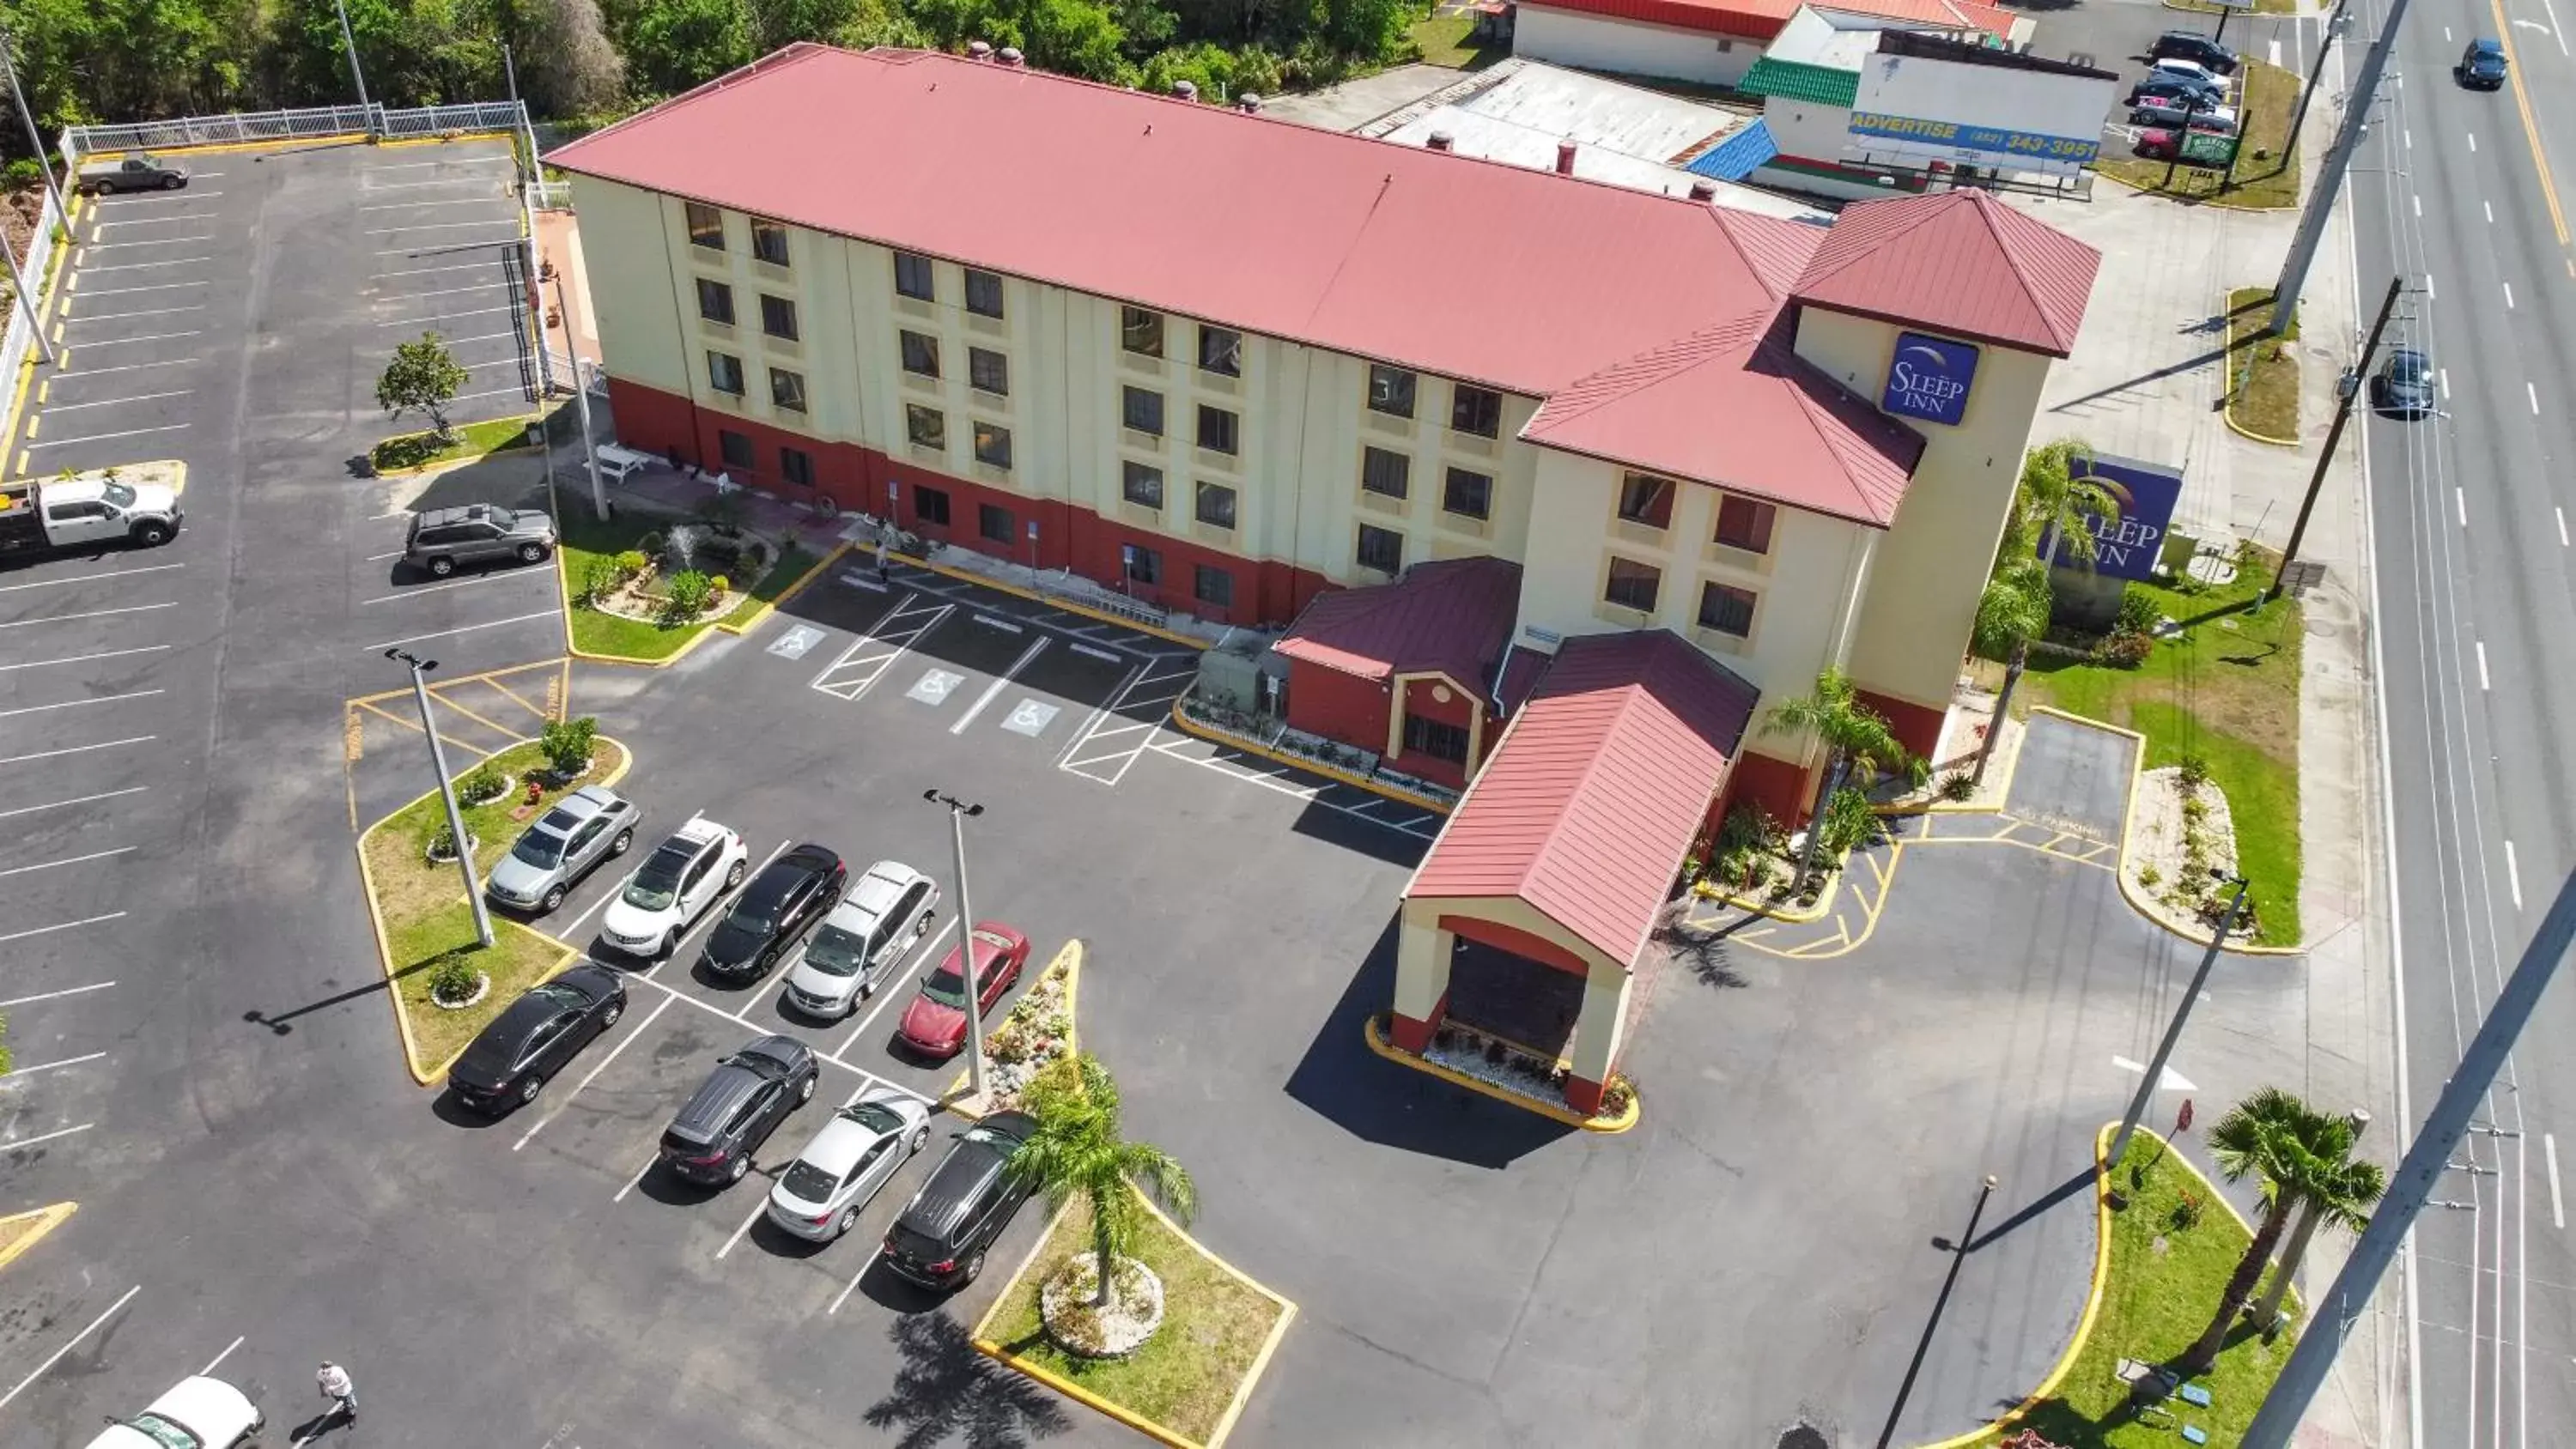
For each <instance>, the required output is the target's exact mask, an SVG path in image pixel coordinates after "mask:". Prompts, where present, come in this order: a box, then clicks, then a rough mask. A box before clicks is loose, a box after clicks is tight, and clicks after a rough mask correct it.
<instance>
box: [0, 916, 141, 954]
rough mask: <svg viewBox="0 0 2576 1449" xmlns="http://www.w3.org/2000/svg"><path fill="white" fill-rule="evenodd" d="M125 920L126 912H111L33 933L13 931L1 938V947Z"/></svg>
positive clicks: (39, 927) (37, 929)
mask: <svg viewBox="0 0 2576 1449" xmlns="http://www.w3.org/2000/svg"><path fill="white" fill-rule="evenodd" d="M123 919H125V912H123V911H110V912H108V913H107V914H106V915H103V916H89V917H86V918H84V919H82V920H77V921H65V922H63V923H62V924H60V925H56V926H38V927H36V928H35V929H34V930H32V931H12V932H10V933H9V934H8V935H6V936H0V946H5V945H7V944H9V943H10V942H12V941H23V940H26V939H27V938H28V937H30V936H50V935H52V934H53V933H54V932H56V931H71V930H77V929H79V928H80V927H82V926H95V925H97V924H99V923H100V922H102V921H121V920H123Z"/></svg>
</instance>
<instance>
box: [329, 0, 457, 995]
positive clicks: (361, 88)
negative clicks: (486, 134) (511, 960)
mask: <svg viewBox="0 0 2576 1449" xmlns="http://www.w3.org/2000/svg"><path fill="white" fill-rule="evenodd" d="M331 8H332V9H334V10H336V11H338V12H340V43H341V44H342V45H345V46H347V47H348V48H349V79H351V80H353V81H356V82H357V83H358V109H359V110H362V111H365V112H366V113H367V134H368V135H370V136H372V135H374V134H376V116H375V107H374V106H373V105H371V104H369V102H368V100H367V73H366V71H364V70H362V69H360V68H359V65H358V35H357V32H355V31H353V30H351V29H350V28H349V6H348V3H347V0H331ZM485 944H486V945H489V944H490V943H489V942H488V941H487V942H486V943H485Z"/></svg>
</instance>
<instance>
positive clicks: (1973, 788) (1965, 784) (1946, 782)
mask: <svg viewBox="0 0 2576 1449" xmlns="http://www.w3.org/2000/svg"><path fill="white" fill-rule="evenodd" d="M1976 793H1977V779H1976V777H1975V776H1974V775H1971V774H1969V773H1968V772H1967V771H1965V770H1953V771H1951V772H1950V773H1949V774H1947V775H1944V776H1942V777H1941V798H1942V799H1944V800H1948V801H1951V802H1953V803H1956V802H1958V801H1961V800H1965V799H1967V798H1968V797H1969V796H1971V795H1974V794H1976Z"/></svg>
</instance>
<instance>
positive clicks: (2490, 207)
mask: <svg viewBox="0 0 2576 1449" xmlns="http://www.w3.org/2000/svg"><path fill="white" fill-rule="evenodd" d="M2478 205H2480V206H2482V207H2484V208H2486V213H2487V225H2489V226H2493V225H2495V203H2494V202H2492V201H2481V202H2479V203H2478ZM2415 214H2416V215H2417V216H2421V215H2423V213H2422V212H2420V211H2419V212H2417V213H2415Z"/></svg>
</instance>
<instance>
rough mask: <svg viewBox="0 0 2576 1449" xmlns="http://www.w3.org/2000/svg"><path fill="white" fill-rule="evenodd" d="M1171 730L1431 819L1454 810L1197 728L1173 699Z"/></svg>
mask: <svg viewBox="0 0 2576 1449" xmlns="http://www.w3.org/2000/svg"><path fill="white" fill-rule="evenodd" d="M1172 728H1174V729H1176V730H1179V731H1180V732H1181V733H1182V734H1185V735H1189V736H1191V737H1193V738H1196V739H1202V740H1205V741H1207V742H1208V743H1209V744H1212V745H1223V746H1225V747H1226V748H1227V749H1229V750H1241V751H1243V752H1244V753H1245V754H1247V755H1258V756H1260V757H1261V758H1262V759H1265V760H1268V761H1270V762H1271V763H1272V764H1274V765H1286V766H1288V767H1289V768H1290V769H1294V770H1303V771H1305V772H1306V773H1308V774H1310V775H1321V776H1323V777H1324V778H1326V779H1328V780H1338V781H1340V782H1341V783H1342V784H1345V785H1348V786H1350V787H1351V788H1352V789H1354V790H1366V791H1368V792H1369V793H1370V794H1372V795H1383V796H1385V797H1386V798H1387V799H1389V800H1393V801H1395V802H1396V803H1397V804H1399V805H1411V806H1414V807H1416V808H1417V809H1422V810H1428V811H1430V812H1431V813H1432V814H1434V815H1446V814H1448V813H1449V812H1450V811H1451V810H1453V809H1456V808H1457V807H1456V805H1455V804H1454V803H1451V802H1445V801H1440V800H1435V799H1433V798H1431V797H1430V796H1428V795H1417V794H1415V793H1413V792H1412V791H1410V790H1407V789H1405V788H1403V787H1402V786H1398V785H1388V784H1384V783H1381V782H1379V781H1376V780H1372V779H1370V778H1369V777H1367V776H1366V775H1361V774H1357V773H1354V772H1353V771H1350V770H1345V769H1342V768H1340V767H1339V766H1336V765H1326V764H1321V763H1318V762H1316V761H1314V760H1309V759H1307V758H1305V757H1304V756H1302V755H1292V754H1289V753H1287V752H1286V751H1284V750H1274V749H1272V748H1270V747H1269V746H1267V745H1263V744H1258V743H1256V742H1254V741H1252V740H1248V739H1246V738H1244V737H1243V736H1241V735H1237V734H1230V733H1227V732H1225V731H1223V730H1219V729H1217V728H1216V727H1215V726H1213V725H1205V724H1201V723H1199V722H1198V721H1196V720H1193V719H1191V718H1189V717H1188V716H1187V715H1184V714H1182V713H1181V702H1180V701H1179V700H1177V699H1176V700H1173V701H1172Z"/></svg>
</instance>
